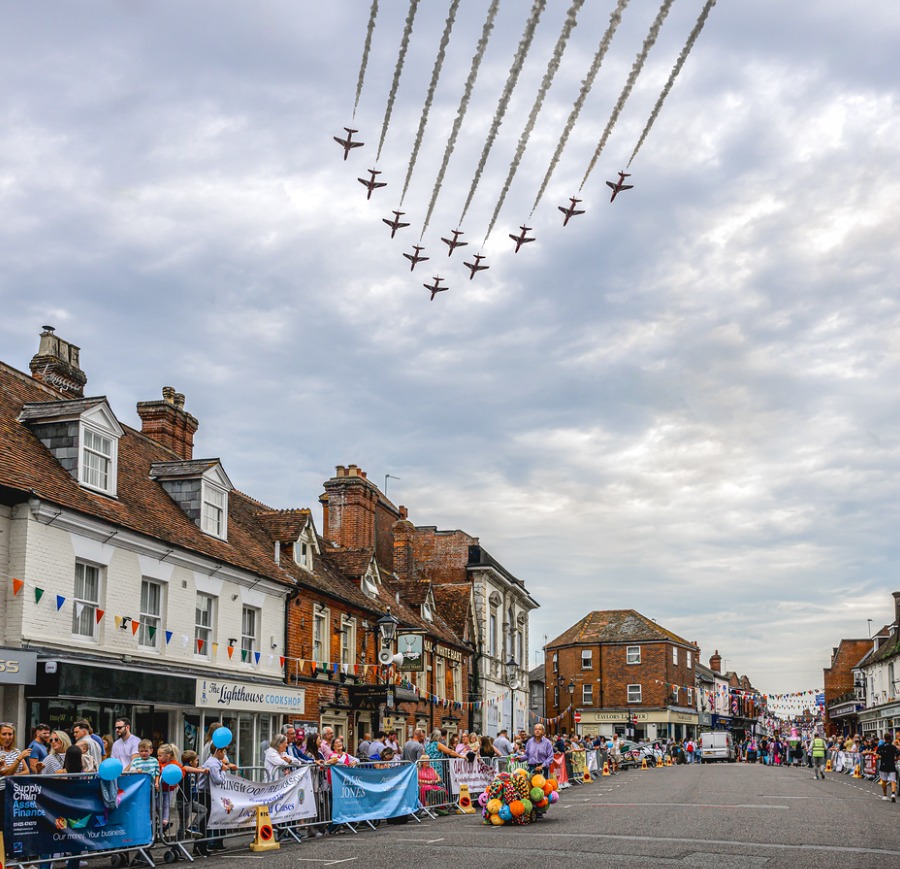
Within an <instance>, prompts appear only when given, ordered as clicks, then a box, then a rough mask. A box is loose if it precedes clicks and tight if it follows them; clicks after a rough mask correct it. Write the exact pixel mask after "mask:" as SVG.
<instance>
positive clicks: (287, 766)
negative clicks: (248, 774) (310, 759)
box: [265, 733, 300, 781]
mask: <svg viewBox="0 0 900 869" xmlns="http://www.w3.org/2000/svg"><path fill="white" fill-rule="evenodd" d="M299 764H300V761H299V760H298V759H296V758H294V757H291V755H290V754H288V751H287V736H285V735H284V734H283V733H279V734H276V735H275V736H273V737H272V741H271V742H270V743H269V747H268V748H267V749H266V754H265V767H266V781H278V779H280V778H284V776H286V775H287V774H288V773H289V772H290V771H291V768H292V767H294V766H299Z"/></svg>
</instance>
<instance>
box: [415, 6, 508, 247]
mask: <svg viewBox="0 0 900 869" xmlns="http://www.w3.org/2000/svg"><path fill="white" fill-rule="evenodd" d="M499 8H500V0H491V5H490V7H489V8H488V13H487V18H485V20H484V26H483V27H482V28H481V39H479V40H478V45H477V46H476V48H475V55H474V56H473V58H472V65H471V67H470V68H469V77H468V78H467V79H466V85H465V88H464V89H463V95H462V99H460V101H459V108H458V109H457V110H456V117H455V118H454V120H453V129H452V130H451V131H450V138H449V139H448V140H447V147H446V148H444V159H443V161H442V162H441V168H440V169H439V170H438V176H437V179H436V180H435V182H434V189H433V190H432V191H431V201H430V202H429V203H428V212H427V213H426V215H425V223H424V224H422V234H421V235H420V236H419V241H421V240H422V238H423V237H424V236H425V230H426V229H428V223H429V221H430V220H431V214H432V212H433V211H434V204H435V203H436V202H437V198H438V194H439V193H440V192H441V185H442V184H443V183H444V175H445V173H446V172H447V166H448V165H449V163H450V156H451V155H452V154H453V149H454V148H455V147H456V139H457V137H458V136H459V130H460V127H462V122H463V118H465V116H466V112H467V111H468V108H469V101H470V100H471V98H472V88H473V87H474V86H475V79H476V78H477V77H478V68H479V67H480V66H481V61H482V59H483V58H484V53H485V51H486V50H487V46H488V41H489V40H490V38H491V31H492V30H493V29H494V19H495V18H496V17H497V10H498V9H499Z"/></svg>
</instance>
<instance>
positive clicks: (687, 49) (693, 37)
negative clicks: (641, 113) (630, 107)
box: [625, 0, 716, 169]
mask: <svg viewBox="0 0 900 869" xmlns="http://www.w3.org/2000/svg"><path fill="white" fill-rule="evenodd" d="M715 5H716V0H706V5H705V6H704V7H703V11H702V12H701V13H700V17H699V18H698V19H697V23H696V24H695V25H694V29H693V30H692V31H691V34H690V36H688V39H687V42H686V43H685V44H684V48H683V49H681V54H680V55H678V60H677V61H676V62H675V66H674V67H673V68H672V72H671V74H670V75H669V80H668V81H667V82H666V86H665V87H664V88H663V90H662V93H661V94H660V95H659V99H658V100H657V101H656V105H655V106H654V107H653V111H652V112H651V114H650V119H649V120H648V121H647V126H646V127H644V132H643V133H641V138H640V139H638V143H637V145H635V147H634V151H632V153H631V157H629V158H628V166H626V167H625V168H626V169H627V168H629V166H631V161H632V160H634V158H635V157H637V152H638V151H640V150H641V145H643V144H644V140H645V139H646V138H647V136H648V135H649V133H650V128H651V127H652V126H653V124H654V123H655V121H656V119H657V117H658V116H659V113H660V110H661V109H662V106H663V103H664V102H665V101H666V97H667V96H668V95H669V91H671V90H672V85H674V84H675V79H676V78H678V73H680V72H681V68H682V67H683V66H684V62H685V61H686V60H687V58H688V55H689V54H690V53H691V49H692V48H693V47H694V43H695V42H696V41H697V37H698V36H700V31H701V30H703V25H704V24H706V19H707V18H709V13H710V12H711V11H712V8H713V6H715Z"/></svg>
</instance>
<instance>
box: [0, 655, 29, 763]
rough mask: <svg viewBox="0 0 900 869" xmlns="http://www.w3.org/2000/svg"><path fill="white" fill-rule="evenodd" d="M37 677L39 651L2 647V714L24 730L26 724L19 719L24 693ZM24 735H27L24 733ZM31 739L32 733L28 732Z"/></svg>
mask: <svg viewBox="0 0 900 869" xmlns="http://www.w3.org/2000/svg"><path fill="white" fill-rule="evenodd" d="M36 679H37V653H36V652H27V651H24V650H22V649H0V714H2V715H3V718H2V720H3V721H12V722H14V723H15V724H16V725H17V729H18V730H20V731H23V728H24V727H25V725H26V722H25V721H24V720H19V716H20V715H21V714H22V708H23V704H22V702H21V701H22V695H23V693H24V690H25V687H26V686H27V685H34V683H35V680H36ZM23 735H25V734H24V733H23ZM27 736H28V739H27V740H25V741H23V744H26V745H27V743H28V741H30V740H31V734H30V733H28V734H27Z"/></svg>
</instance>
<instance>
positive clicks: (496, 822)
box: [491, 815, 506, 827]
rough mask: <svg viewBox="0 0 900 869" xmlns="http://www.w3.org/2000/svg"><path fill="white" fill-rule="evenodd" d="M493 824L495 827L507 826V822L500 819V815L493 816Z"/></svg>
mask: <svg viewBox="0 0 900 869" xmlns="http://www.w3.org/2000/svg"><path fill="white" fill-rule="evenodd" d="M491 823H492V824H493V825H494V826H495V827H499V826H501V825H502V824H505V823H506V821H504V820H503V818H501V817H500V815H491Z"/></svg>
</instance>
